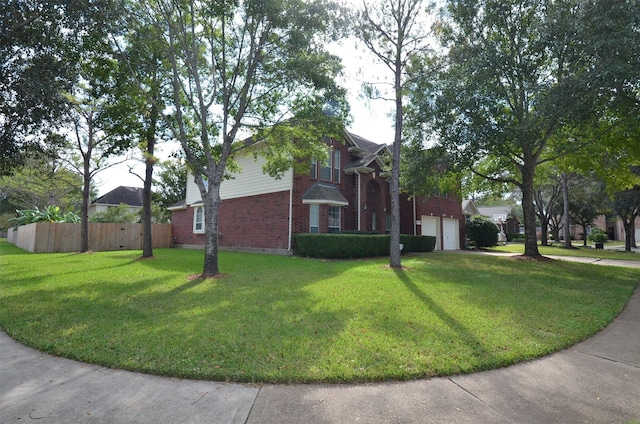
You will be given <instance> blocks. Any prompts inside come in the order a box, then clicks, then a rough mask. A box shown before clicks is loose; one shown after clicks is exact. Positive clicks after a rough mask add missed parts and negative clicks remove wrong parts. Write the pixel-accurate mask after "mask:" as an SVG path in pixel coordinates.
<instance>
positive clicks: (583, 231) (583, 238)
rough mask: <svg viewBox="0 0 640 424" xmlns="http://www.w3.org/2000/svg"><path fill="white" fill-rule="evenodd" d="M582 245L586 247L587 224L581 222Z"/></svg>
mask: <svg viewBox="0 0 640 424" xmlns="http://www.w3.org/2000/svg"><path fill="white" fill-rule="evenodd" d="M582 245H583V246H584V247H587V224H582Z"/></svg>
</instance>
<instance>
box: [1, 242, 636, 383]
mask: <svg viewBox="0 0 640 424" xmlns="http://www.w3.org/2000/svg"><path fill="white" fill-rule="evenodd" d="M154 253H155V255H156V257H155V258H154V259H151V260H138V256H139V252H133V251H123V252H102V253H91V254H68V253H64V254H30V253H25V252H24V251H22V250H20V249H17V248H15V247H14V246H11V245H9V244H7V243H6V241H0V267H1V269H2V279H1V280H0V327H1V328H2V329H3V330H4V331H6V332H7V333H8V334H9V335H11V336H12V337H13V338H15V339H16V340H18V341H20V342H22V343H25V344H27V345H29V346H33V347H34V348H36V349H39V350H42V351H45V352H49V353H52V354H55V355H61V356H65V357H69V358H72V359H77V360H81V361H85V362H90V363H97V364H102V365H105V366H109V367H116V368H123V369H129V370H135V371H142V372H147V373H154V374H161V375H171V376H177V377H187V378H197V379H211V380H224V381H243V382H347V381H380V380H405V379H414V378H422V377H431V376H444V375H452V374H459V373H469V372H474V371H479V370H485V369H490V368H496V367H502V366H506V365H509V364H513V363H515V362H519V361H523V360H528V359H531V358H535V357H539V356H542V355H546V354H549V353H551V352H553V351H556V350H558V349H562V348H564V347H567V346H569V345H571V344H574V343H575V342H577V341H580V340H582V339H584V338H587V337H589V336H590V335H592V334H593V333H595V332H596V331H598V330H599V329H601V328H603V327H604V326H605V325H606V324H607V323H609V322H610V321H611V320H612V319H613V318H614V317H615V316H616V315H617V314H618V313H619V312H620V311H621V310H622V309H623V308H624V306H625V304H626V302H627V301H628V299H629V297H630V296H631V294H632V292H633V290H634V288H635V287H636V285H637V282H638V277H639V275H638V271H637V270H629V269H623V268H615V269H614V268H611V267H604V266H593V265H584V264H576V263H569V262H562V261H550V262H541V263H540V262H533V261H516V260H515V259H512V258H502V257H487V256H482V255H472V254H466V255H464V254H455V253H451V254H449V253H442V254H427V255H422V256H411V257H404V258H403V265H405V266H406V267H407V269H405V270H402V271H401V270H392V269H389V268H386V267H385V265H386V264H387V259H371V260H352V261H322V260H313V259H302V258H296V257H282V256H270V255H258V254H247V253H234V252H222V253H221V255H220V268H221V270H223V271H224V272H225V273H227V275H226V276H224V277H223V278H219V279H206V280H204V279H201V278H193V277H190V276H191V275H193V274H195V273H197V272H199V271H200V270H201V268H202V260H203V258H202V255H203V254H202V252H201V251H190V250H182V249H156V250H155V251H154Z"/></svg>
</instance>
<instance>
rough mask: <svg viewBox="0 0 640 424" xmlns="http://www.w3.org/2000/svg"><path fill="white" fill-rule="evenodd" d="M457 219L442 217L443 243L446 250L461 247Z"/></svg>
mask: <svg viewBox="0 0 640 424" xmlns="http://www.w3.org/2000/svg"><path fill="white" fill-rule="evenodd" d="M458 224H459V221H458V220H457V219H448V218H443V219H442V245H443V246H444V250H458V249H460V226H459V225H458Z"/></svg>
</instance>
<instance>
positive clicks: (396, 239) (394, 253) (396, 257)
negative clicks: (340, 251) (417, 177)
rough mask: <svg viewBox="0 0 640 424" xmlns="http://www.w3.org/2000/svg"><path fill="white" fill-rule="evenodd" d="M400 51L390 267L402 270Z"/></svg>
mask: <svg viewBox="0 0 640 424" xmlns="http://www.w3.org/2000/svg"><path fill="white" fill-rule="evenodd" d="M400 53H401V52H400V50H398V51H397V52H396V61H395V65H396V69H395V96H396V99H395V101H396V128H395V134H394V138H393V146H392V158H391V237H390V242H389V243H390V245H389V266H390V267H392V268H400V267H401V266H402V263H401V260H400V145H401V144H402V125H403V110H402V95H403V93H402V63H401V61H400V59H399V57H400Z"/></svg>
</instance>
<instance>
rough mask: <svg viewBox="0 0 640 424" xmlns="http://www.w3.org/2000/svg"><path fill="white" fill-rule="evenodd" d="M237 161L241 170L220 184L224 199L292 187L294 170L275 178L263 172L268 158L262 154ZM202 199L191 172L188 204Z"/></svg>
mask: <svg viewBox="0 0 640 424" xmlns="http://www.w3.org/2000/svg"><path fill="white" fill-rule="evenodd" d="M236 162H238V165H239V166H240V172H238V173H237V174H232V175H233V176H234V178H233V179H231V180H225V181H223V182H222V185H221V186H220V198H221V199H223V200H224V199H235V198H238V197H246V196H255V195H258V194H267V193H276V192H279V191H285V190H290V189H291V188H292V184H293V178H292V173H293V170H289V171H287V172H285V174H284V175H283V176H282V178H280V179H275V178H272V177H270V176H269V175H267V174H264V173H263V172H262V166H263V165H264V164H265V163H266V160H265V159H264V158H263V157H261V156H258V158H257V159H255V158H254V156H253V154H249V155H247V156H243V157H236ZM200 201H201V198H200V191H199V190H198V186H196V183H195V182H194V181H193V175H192V174H191V173H189V175H188V177H187V205H192V204H194V203H198V202H200Z"/></svg>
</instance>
